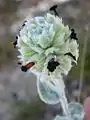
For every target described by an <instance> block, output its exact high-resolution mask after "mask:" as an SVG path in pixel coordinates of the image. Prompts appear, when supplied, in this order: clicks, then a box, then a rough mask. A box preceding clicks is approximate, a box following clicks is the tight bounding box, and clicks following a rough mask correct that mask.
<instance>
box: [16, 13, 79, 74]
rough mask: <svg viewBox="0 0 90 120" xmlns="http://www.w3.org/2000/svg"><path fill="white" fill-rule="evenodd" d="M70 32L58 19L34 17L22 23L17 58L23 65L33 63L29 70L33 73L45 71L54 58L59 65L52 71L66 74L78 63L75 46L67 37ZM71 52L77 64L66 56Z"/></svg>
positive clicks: (76, 47) (52, 16)
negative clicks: (73, 64) (23, 24)
mask: <svg viewBox="0 0 90 120" xmlns="http://www.w3.org/2000/svg"><path fill="white" fill-rule="evenodd" d="M70 34H71V30H70V29H69V27H68V26H65V25H64V24H63V23H62V19H60V18H59V17H57V16H54V15H51V14H49V13H48V14H47V15H45V16H44V17H40V16H38V17H34V18H33V19H31V20H30V21H27V22H26V23H25V26H23V27H22V29H21V30H20V32H19V35H18V40H17V46H18V50H19V52H20V55H19V56H18V57H19V58H20V61H21V62H22V65H26V64H27V63H28V62H31V61H33V62H35V65H34V66H33V67H32V68H30V71H31V72H33V71H35V72H42V70H43V68H45V67H46V68H47V64H48V61H49V60H50V59H51V58H52V57H54V56H56V60H57V61H58V62H59V63H60V65H59V66H58V67H57V68H56V70H55V72H56V71H57V72H59V73H63V74H65V75H67V74H68V72H69V71H70V69H71V67H72V61H74V62H75V63H77V59H78V55H79V54H78V44H77V42H76V40H74V39H71V38H70ZM68 52H71V53H72V55H73V56H75V57H76V61H75V60H73V58H72V57H70V56H67V55H66V56H65V55H64V54H65V53H68Z"/></svg>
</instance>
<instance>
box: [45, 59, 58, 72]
mask: <svg viewBox="0 0 90 120" xmlns="http://www.w3.org/2000/svg"><path fill="white" fill-rule="evenodd" d="M58 65H59V62H57V61H55V59H54V58H52V59H51V60H50V61H49V62H48V65H47V69H48V70H49V72H54V70H55V69H56V67H57V66H58Z"/></svg>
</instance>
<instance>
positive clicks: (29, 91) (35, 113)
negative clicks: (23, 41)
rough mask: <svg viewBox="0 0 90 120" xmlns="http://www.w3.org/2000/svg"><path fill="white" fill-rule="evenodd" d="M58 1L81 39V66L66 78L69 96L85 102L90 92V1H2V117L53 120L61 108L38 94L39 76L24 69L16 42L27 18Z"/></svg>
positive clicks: (0, 57)
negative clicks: (18, 56) (47, 101)
mask: <svg viewBox="0 0 90 120" xmlns="http://www.w3.org/2000/svg"><path fill="white" fill-rule="evenodd" d="M54 4H57V5H58V8H57V12H58V14H59V16H61V17H62V18H63V21H64V23H65V24H68V25H69V26H70V27H72V28H75V30H76V31H77V33H78V38H79V40H78V42H79V46H80V47H79V48H80V57H79V61H78V65H77V66H75V67H74V68H73V69H72V70H71V71H70V73H69V75H68V76H67V77H65V84H66V95H67V98H68V100H69V101H71V100H75V101H77V100H78V96H80V102H82V103H83V100H84V99H85V97H86V95H87V94H89V93H90V51H89V50H90V47H89V46H90V40H89V39H90V30H89V29H90V0H0V120H42V119H43V120H44V119H45V120H51V119H53V117H54V116H55V115H56V113H59V112H60V111H61V110H60V107H59V106H58V105H55V106H50V105H46V104H44V103H42V102H41V101H40V99H39V98H38V97H37V96H38V95H37V90H36V77H35V76H34V75H33V74H27V73H23V72H22V71H21V70H20V66H19V65H18V64H17V61H18V59H17V54H18V53H17V50H16V49H14V48H13V45H12V42H13V41H15V36H16V34H17V33H18V30H19V29H20V26H21V25H22V23H23V21H24V20H25V19H27V18H31V17H34V16H36V15H44V14H45V13H46V12H48V10H49V8H50V7H51V6H52V5H54ZM85 41H86V42H85ZM85 45H86V48H85ZM84 58H85V59H84ZM84 63H85V65H84ZM83 65H84V66H83ZM83 68H84V69H83ZM80 91H81V94H80ZM79 94H80V95H79ZM52 108H53V109H52Z"/></svg>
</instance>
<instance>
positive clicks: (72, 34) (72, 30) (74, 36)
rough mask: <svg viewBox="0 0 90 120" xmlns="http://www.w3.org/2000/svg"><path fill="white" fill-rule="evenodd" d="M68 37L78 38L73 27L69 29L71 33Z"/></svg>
mask: <svg viewBox="0 0 90 120" xmlns="http://www.w3.org/2000/svg"><path fill="white" fill-rule="evenodd" d="M70 38H71V39H75V40H78V38H77V34H76V33H75V30H74V29H71V35H70Z"/></svg>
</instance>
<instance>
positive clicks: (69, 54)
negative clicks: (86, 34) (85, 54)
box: [64, 52, 76, 61]
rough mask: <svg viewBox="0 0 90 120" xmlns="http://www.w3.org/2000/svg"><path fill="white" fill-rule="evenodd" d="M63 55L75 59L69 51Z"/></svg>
mask: <svg viewBox="0 0 90 120" xmlns="http://www.w3.org/2000/svg"><path fill="white" fill-rule="evenodd" d="M64 55H68V56H70V57H72V58H73V59H74V60H75V61H76V57H75V56H74V55H73V54H72V53H71V52H68V53H65V54H64Z"/></svg>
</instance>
